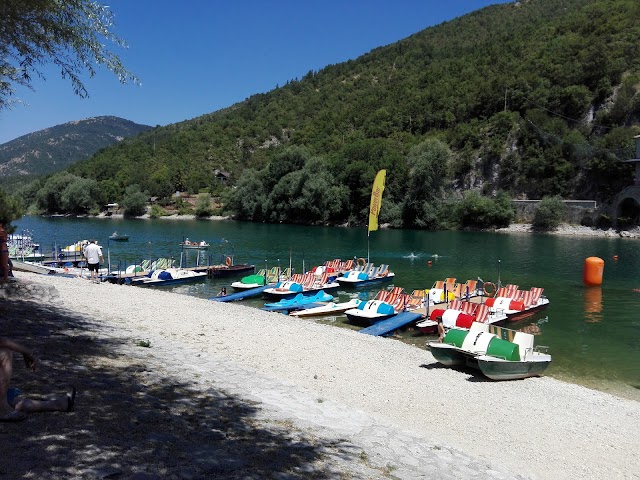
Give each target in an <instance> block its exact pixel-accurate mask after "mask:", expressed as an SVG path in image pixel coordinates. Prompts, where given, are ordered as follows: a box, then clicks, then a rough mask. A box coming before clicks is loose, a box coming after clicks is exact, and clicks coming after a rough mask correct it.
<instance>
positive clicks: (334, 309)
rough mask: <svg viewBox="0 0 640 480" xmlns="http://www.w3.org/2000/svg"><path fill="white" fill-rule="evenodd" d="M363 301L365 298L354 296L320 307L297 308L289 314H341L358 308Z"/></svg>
mask: <svg viewBox="0 0 640 480" xmlns="http://www.w3.org/2000/svg"><path fill="white" fill-rule="evenodd" d="M361 303H364V300H359V299H357V298H352V299H351V300H349V301H348V302H341V303H335V302H329V303H327V304H326V305H321V306H319V307H314V308H307V309H305V310H296V311H294V312H290V313H289V315H295V316H296V317H317V316H328V315H340V314H342V313H344V312H346V311H347V310H349V309H351V308H358V305H360V304H361Z"/></svg>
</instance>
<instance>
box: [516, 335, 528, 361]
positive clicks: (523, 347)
mask: <svg viewBox="0 0 640 480" xmlns="http://www.w3.org/2000/svg"><path fill="white" fill-rule="evenodd" d="M513 343H515V344H516V345H518V349H519V350H520V359H521V360H526V359H527V357H528V356H530V355H532V354H533V335H531V334H530V333H525V332H516V334H515V335H514V337H513Z"/></svg>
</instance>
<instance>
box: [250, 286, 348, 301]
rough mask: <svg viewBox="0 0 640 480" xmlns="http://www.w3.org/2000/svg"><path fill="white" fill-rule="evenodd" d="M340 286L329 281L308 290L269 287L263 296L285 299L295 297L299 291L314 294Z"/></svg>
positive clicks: (276, 299) (268, 298) (333, 289)
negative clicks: (296, 290)
mask: <svg viewBox="0 0 640 480" xmlns="http://www.w3.org/2000/svg"><path fill="white" fill-rule="evenodd" d="M338 288H340V285H339V284H338V283H328V284H325V285H323V286H322V287H319V288H312V289H308V290H303V291H302V292H294V291H291V290H278V289H277V288H275V287H274V288H267V289H266V290H265V291H264V292H262V296H263V297H264V298H266V299H267V300H274V301H279V300H283V299H289V298H294V297H295V296H296V295H298V294H299V293H302V294H304V295H313V294H316V293H318V292H319V291H321V290H324V291H325V292H332V291H335V290H337V289H338Z"/></svg>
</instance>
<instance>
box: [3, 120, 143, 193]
mask: <svg viewBox="0 0 640 480" xmlns="http://www.w3.org/2000/svg"><path fill="white" fill-rule="evenodd" d="M150 128H151V127H149V126H147V125H139V124H137V123H133V122H131V121H129V120H125V119H123V118H118V117H108V116H105V117H96V118H87V119H85V120H79V121H74V122H68V123H65V124H62V125H56V126H55V127H51V128H46V129H44V130H40V131H37V132H34V133H30V134H28V135H23V136H22V137H19V138H16V139H15V140H12V141H10V142H7V143H4V144H2V145H0V178H2V180H6V179H7V177H21V176H34V175H43V174H49V173H53V172H56V171H58V170H63V169H65V168H66V167H68V166H69V165H71V164H73V163H75V162H78V161H80V160H86V159H87V158H89V157H90V156H91V155H93V154H94V153H96V152H97V151H98V150H99V149H101V148H104V147H108V146H110V145H113V144H114V143H117V142H120V141H122V140H124V139H125V138H128V137H132V136H134V135H137V134H138V133H140V132H143V131H145V130H149V129H150ZM11 179H12V180H13V181H15V180H16V179H15V178H11ZM3 183H6V182H3Z"/></svg>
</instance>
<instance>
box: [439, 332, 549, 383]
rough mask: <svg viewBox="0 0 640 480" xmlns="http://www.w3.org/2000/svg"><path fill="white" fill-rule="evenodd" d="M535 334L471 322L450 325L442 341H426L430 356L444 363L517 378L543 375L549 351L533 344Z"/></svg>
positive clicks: (491, 375)
mask: <svg viewBox="0 0 640 480" xmlns="http://www.w3.org/2000/svg"><path fill="white" fill-rule="evenodd" d="M533 343H534V336H533V335H532V334H530V333H525V332H519V331H515V330H510V329H507V328H502V327H496V326H490V325H488V324H486V323H478V322H474V323H473V324H472V325H471V328H470V329H469V330H462V329H457V328H453V329H451V330H449V331H448V332H447V333H446V335H445V336H444V339H443V341H442V343H440V342H429V343H428V344H427V346H428V348H429V350H430V351H431V353H432V355H433V357H434V358H435V359H436V360H437V361H438V362H440V363H442V364H443V365H446V366H464V365H466V366H469V367H472V368H476V369H478V370H480V371H481V372H482V373H483V374H484V375H485V376H486V377H488V378H490V379H492V380H518V379H523V378H528V377H535V376H539V375H542V373H543V372H544V371H545V370H546V368H547V367H548V366H549V364H550V363H551V355H549V354H547V353H546V352H541V351H539V349H542V348H544V347H538V349H535V348H534V345H533Z"/></svg>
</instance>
